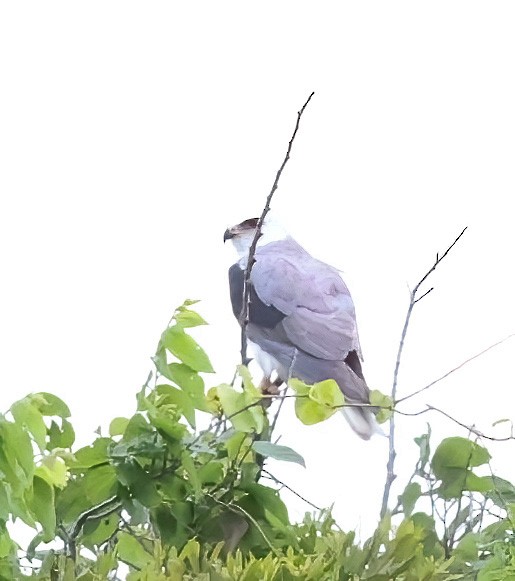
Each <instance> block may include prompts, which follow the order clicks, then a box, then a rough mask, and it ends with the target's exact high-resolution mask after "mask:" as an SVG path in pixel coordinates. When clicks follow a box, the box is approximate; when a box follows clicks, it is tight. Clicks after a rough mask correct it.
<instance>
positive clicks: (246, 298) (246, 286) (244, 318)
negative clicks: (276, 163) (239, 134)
mask: <svg viewBox="0 0 515 581" xmlns="http://www.w3.org/2000/svg"><path fill="white" fill-rule="evenodd" d="M314 94H315V93H314V92H313V93H311V95H310V96H309V97H308V99H307V101H306V102H305V103H304V105H302V108H301V110H300V111H298V113H297V122H296V124H295V129H294V131H293V134H292V136H291V139H290V142H289V143H288V149H287V150H286V155H285V157H284V159H283V162H282V164H281V167H280V168H279V169H278V170H277V174H276V176H275V180H274V183H273V185H272V189H271V190H270V193H269V194H268V197H267V199H266V203H265V207H264V208H263V211H262V212H261V216H260V217H259V220H258V223H257V226H256V233H255V234H254V239H253V240H252V244H251V245H250V248H249V256H248V260H247V266H246V268H245V276H244V279H243V308H242V312H241V315H240V322H241V362H242V363H243V365H247V364H248V358H247V325H248V324H249V307H250V273H251V272H252V267H253V266H254V255H255V253H256V246H257V243H258V240H259V238H260V236H261V228H262V227H263V222H264V221H265V218H266V215H267V214H268V212H269V211H270V203H271V201H272V198H273V195H274V193H275V190H277V188H278V186H279V180H280V178H281V174H282V173H283V170H284V168H285V166H286V164H287V163H288V160H289V159H290V153H291V149H292V146H293V142H294V140H295V137H296V136H297V131H298V130H299V126H300V120H301V117H302V115H303V113H304V110H305V109H306V107H307V106H308V104H309V102H310V101H311V97H313V95H314Z"/></svg>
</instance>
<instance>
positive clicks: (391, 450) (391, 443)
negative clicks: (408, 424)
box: [380, 227, 467, 518]
mask: <svg viewBox="0 0 515 581" xmlns="http://www.w3.org/2000/svg"><path fill="white" fill-rule="evenodd" d="M466 229H467V227H465V228H463V230H462V231H461V232H460V234H459V235H458V236H457V237H456V239H455V240H454V242H453V243H452V244H451V245H450V246H449V247H448V248H447V250H446V251H445V252H444V253H443V254H442V255H441V256H440V254H438V253H437V254H436V259H435V262H434V263H433V265H432V266H431V268H430V269H429V270H428V271H427V272H426V273H425V274H424V276H423V277H422V278H421V279H420V280H419V281H418V283H417V284H416V285H415V288H414V289H413V290H412V291H411V293H410V302H409V305H408V310H407V312H406V318H405V320H404V326H403V328H402V333H401V339H400V342H399V349H398V351H397V360H396V362H395V369H394V372H393V384H392V400H393V401H396V399H397V384H398V380H399V369H400V366H401V358H402V352H403V350H404V343H405V341H406V334H407V332H408V327H409V324H410V320H411V314H412V313H413V309H414V307H415V305H416V304H417V303H418V302H419V301H420V300H422V299H423V298H424V297H426V296H427V295H428V294H429V293H430V292H431V291H432V290H433V289H432V288H431V289H429V290H428V291H426V292H425V293H423V294H422V295H420V296H418V292H419V289H420V287H421V286H422V284H423V283H424V282H425V281H426V280H427V279H428V277H429V276H430V275H431V273H432V272H434V271H435V270H436V268H437V267H438V265H439V264H440V263H441V262H442V260H443V259H444V258H445V257H446V256H447V255H448V254H449V252H450V251H451V250H452V249H453V248H454V246H455V245H456V244H457V243H458V241H459V239H460V238H461V237H462V236H463V234H464V233H465V230H466ZM395 457H396V451H395V416H394V415H392V417H391V418H390V430H389V434H388V462H387V464H386V481H385V485H384V490H383V500H382V503H381V513H380V515H381V518H383V517H384V516H385V514H386V511H387V510H388V500H389V498H390V490H391V488H392V484H393V481H394V480H395V472H394V467H395Z"/></svg>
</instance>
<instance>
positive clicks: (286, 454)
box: [252, 440, 306, 468]
mask: <svg viewBox="0 0 515 581" xmlns="http://www.w3.org/2000/svg"><path fill="white" fill-rule="evenodd" d="M252 447H253V448H254V450H255V451H256V452H257V453H258V454H261V456H266V457H268V458H274V459H275V460H282V461H284V462H293V463H295V464H300V465H301V466H304V468H305V467H306V463H305V461H304V458H303V457H302V456H301V455H300V454H299V453H298V452H295V450H292V449H291V448H289V447H288V446H280V445H279V444H274V443H272V442H265V441H259V440H257V441H255V442H254V443H253V444H252Z"/></svg>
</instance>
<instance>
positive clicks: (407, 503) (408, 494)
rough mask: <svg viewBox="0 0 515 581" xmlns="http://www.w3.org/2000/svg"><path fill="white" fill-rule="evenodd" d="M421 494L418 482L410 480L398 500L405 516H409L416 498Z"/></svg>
mask: <svg viewBox="0 0 515 581" xmlns="http://www.w3.org/2000/svg"><path fill="white" fill-rule="evenodd" d="M421 494H422V488H421V487H420V484H419V483H418V482H410V483H409V484H408V485H407V486H406V488H405V489H404V492H403V493H402V494H401V495H400V497H399V500H400V501H401V503H402V507H403V509H404V514H405V516H407V517H408V516H410V514H411V513H412V512H413V509H414V508H415V504H416V503H417V500H418V499H419V498H420V495H421Z"/></svg>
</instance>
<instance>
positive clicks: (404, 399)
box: [395, 333, 515, 404]
mask: <svg viewBox="0 0 515 581" xmlns="http://www.w3.org/2000/svg"><path fill="white" fill-rule="evenodd" d="M512 337H515V333H511V334H510V335H508V336H507V337H505V338H504V339H501V340H500V341H497V343H494V344H493V345H490V346H489V347H487V348H486V349H483V350H482V351H480V352H479V353H476V354H475V355H472V357H469V358H468V359H466V360H465V361H463V362H462V363H460V364H459V365H457V366H456V367H454V368H453V369H451V370H450V371H448V372H447V373H444V374H443V375H442V376H441V377H439V378H438V379H435V380H434V381H432V382H431V383H428V384H427V385H425V386H424V387H421V388H420V389H417V391H414V392H413V393H410V394H409V395H405V396H404V397H401V398H400V399H398V400H397V401H396V402H395V404H398V403H401V402H403V401H406V400H407V399H410V398H412V397H414V396H416V395H418V394H419V393H422V392H423V391H426V389H429V388H430V387H433V385H435V383H438V382H440V381H442V380H443V379H445V378H446V377H449V375H451V374H452V373H454V372H455V371H458V370H459V369H461V368H462V367H464V366H465V365H467V363H470V362H471V361H474V359H477V358H478V357H481V355H484V354H485V353H487V352H488V351H490V349H493V348H494V347H497V346H498V345H501V343H504V342H505V341H507V340H508V339H511V338H512Z"/></svg>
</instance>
